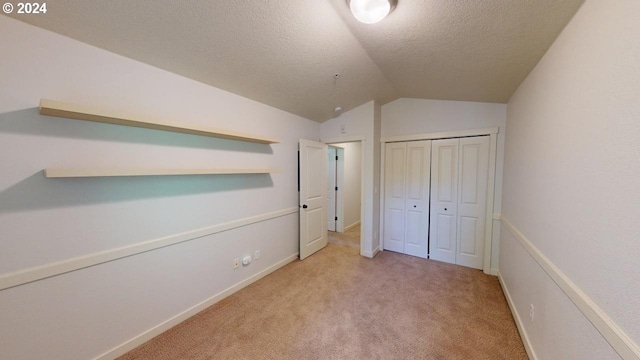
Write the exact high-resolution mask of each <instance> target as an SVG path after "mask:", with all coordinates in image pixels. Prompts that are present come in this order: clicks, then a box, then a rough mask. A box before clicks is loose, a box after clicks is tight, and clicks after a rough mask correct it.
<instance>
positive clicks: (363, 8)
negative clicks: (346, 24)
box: [347, 0, 397, 24]
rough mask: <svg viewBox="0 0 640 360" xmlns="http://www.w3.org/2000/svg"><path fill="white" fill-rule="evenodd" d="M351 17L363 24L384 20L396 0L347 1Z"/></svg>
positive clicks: (394, 5)
mask: <svg viewBox="0 0 640 360" xmlns="http://www.w3.org/2000/svg"><path fill="white" fill-rule="evenodd" d="M347 1H348V2H349V8H350V9H351V13H352V14H353V17H355V18H356V19H357V20H358V21H360V22H361V23H365V24H375V23H377V22H378V21H380V20H382V19H384V18H385V17H386V16H387V15H389V13H390V12H391V10H393V8H395V7H396V3H397V1H396V0H347Z"/></svg>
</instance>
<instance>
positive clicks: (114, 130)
mask: <svg viewBox="0 0 640 360" xmlns="http://www.w3.org/2000/svg"><path fill="white" fill-rule="evenodd" d="M187 123H188V122H187ZM0 133H16V134H29V135H37V136H46V137H60V138H76V139H88V140H96V141H108V142H126V143H137V144H150V145H162V146H175V147H186V148H199V149H210V150H228V151H239V152H251V153H259V154H273V149H271V146H270V145H268V144H258V143H252V142H245V141H237V140H227V139H220V138H213V137H208V136H200V135H190V134H181V133H174V132H168V131H162V130H153V129H141V128H135V127H131V126H122V125H112V124H103V123H97V122H91V121H82V120H74V119H67V118H59V117H53V116H45V115H40V114H39V113H38V108H30V109H25V110H18V111H13V112H8V113H4V114H0Z"/></svg>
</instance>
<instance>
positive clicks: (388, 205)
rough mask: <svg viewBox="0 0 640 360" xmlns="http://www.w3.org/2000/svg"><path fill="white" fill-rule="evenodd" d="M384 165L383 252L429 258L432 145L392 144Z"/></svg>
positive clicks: (416, 142)
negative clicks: (388, 251) (389, 251)
mask: <svg viewBox="0 0 640 360" xmlns="http://www.w3.org/2000/svg"><path fill="white" fill-rule="evenodd" d="M385 164H386V166H385V173H384V176H385V188H384V189H385V192H384V194H385V212H384V223H385V227H384V236H383V239H384V248H385V249H386V250H391V251H396V252H400V253H404V254H409V255H413V256H419V257H423V258H426V257H427V239H428V236H429V181H430V178H429V174H430V167H431V141H429V140H427V141H410V142H399V143H389V144H387V146H386V149H385Z"/></svg>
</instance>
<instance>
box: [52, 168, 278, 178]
mask: <svg viewBox="0 0 640 360" xmlns="http://www.w3.org/2000/svg"><path fill="white" fill-rule="evenodd" d="M276 172H277V170H275V169H45V170H44V176H45V177H47V178H49V179H51V178H83V177H109V176H165V175H233V174H273V173H276Z"/></svg>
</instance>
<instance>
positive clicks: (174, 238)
mask: <svg viewBox="0 0 640 360" xmlns="http://www.w3.org/2000/svg"><path fill="white" fill-rule="evenodd" d="M298 211H299V209H298V207H297V206H296V207H291V208H286V209H282V210H278V211H273V212H269V213H265V214H260V215H256V216H251V217H248V218H244V219H240V220H234V221H230V222H226V223H222V224H217V225H213V226H209V227H205V228H201V229H197V230H191V231H187V232H183V233H180V234H175V235H169V236H166V237H162V238H159V239H154V240H148V241H145V242H141V243H137V244H133V245H127V246H123V247H119V248H116V249H109V250H105V251H101V252H97V253H93V254H89V255H83V256H79V257H75V258H71V259H66V260H61V261H56V262H53V263H49V264H44V265H40V266H35V267H31V268H27V269H23V270H18V271H14V272H10V273H6V274H2V275H0V290H4V289H7V288H10V287H14V286H19V285H23V284H27V283H30V282H33V281H37V280H42V279H46V278H49V277H52V276H56V275H60V274H64V273H68V272H71V271H75V270H80V269H84V268H87V267H90V266H94V265H98V264H102V263H105V262H109V261H113V260H117V259H121V258H124V257H128V256H133V255H137V254H140V253H143V252H147V251H151V250H156V249H159V248H163V247H166V246H171V245H175V244H179V243H183V242H185V241H190V240H195V239H198V238H201V237H203V236H208V235H212V234H216V233H219V232H223V231H227V230H231V229H235V228H238V227H242V226H246V225H250V224H255V223H257V222H261V221H266V220H271V219H275V218H277V217H281V216H285V215H290V214H294V213H297V212H298Z"/></svg>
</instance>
